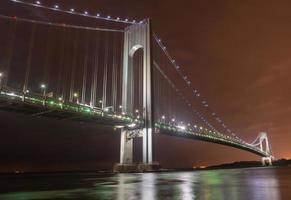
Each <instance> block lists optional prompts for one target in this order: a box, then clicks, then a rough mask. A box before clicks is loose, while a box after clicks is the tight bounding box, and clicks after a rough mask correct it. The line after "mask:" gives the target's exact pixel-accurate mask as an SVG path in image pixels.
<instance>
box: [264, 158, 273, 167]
mask: <svg viewBox="0 0 291 200" xmlns="http://www.w3.org/2000/svg"><path fill="white" fill-rule="evenodd" d="M272 160H273V159H272V158H271V157H262V164H263V166H267V165H268V166H272V165H273V163H272Z"/></svg>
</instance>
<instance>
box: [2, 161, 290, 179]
mask: <svg viewBox="0 0 291 200" xmlns="http://www.w3.org/2000/svg"><path fill="white" fill-rule="evenodd" d="M272 166H273V167H291V160H287V159H280V160H276V161H274V162H273V165H272ZM263 167H266V166H263V165H262V163H261V162H259V161H240V162H233V163H224V164H220V165H213V166H207V167H196V168H182V169H181V168H178V169H160V170H157V171H149V172H145V173H164V172H191V171H207V170H216V169H244V168H263ZM58 174H60V175H72V174H73V175H76V176H77V175H82V174H84V175H85V174H86V175H90V174H116V173H114V172H113V171H112V170H108V169H104V170H96V171H93V170H88V171H55V172H53V171H39V172H23V171H15V172H1V173H0V176H3V175H58Z"/></svg>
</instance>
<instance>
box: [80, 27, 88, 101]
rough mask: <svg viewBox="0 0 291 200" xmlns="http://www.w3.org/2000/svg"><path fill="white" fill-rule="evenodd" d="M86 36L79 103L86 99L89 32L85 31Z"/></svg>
mask: <svg viewBox="0 0 291 200" xmlns="http://www.w3.org/2000/svg"><path fill="white" fill-rule="evenodd" d="M87 35H88V37H87V38H86V50H85V59H84V68H83V69H84V70H83V83H82V98H81V103H82V104H85V101H86V86H87V71H88V57H89V56H88V54H89V44H90V43H89V35H90V32H89V31H88V32H87Z"/></svg>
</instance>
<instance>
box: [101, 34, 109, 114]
mask: <svg viewBox="0 0 291 200" xmlns="http://www.w3.org/2000/svg"><path fill="white" fill-rule="evenodd" d="M105 38H106V39H105V55H104V71H103V94H102V109H104V108H105V107H106V106H107V105H106V93H107V76H108V69H107V68H108V34H106V35H105Z"/></svg>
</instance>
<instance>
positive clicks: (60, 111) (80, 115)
mask: <svg viewBox="0 0 291 200" xmlns="http://www.w3.org/2000/svg"><path fill="white" fill-rule="evenodd" d="M0 109H1V110H6V111H12V112H21V113H24V114H29V115H32V116H45V117H53V118H59V119H68V120H76V121H82V122H91V123H92V122H93V123H97V124H101V125H107V126H115V127H125V128H128V129H139V128H142V126H143V121H142V120H141V119H137V118H135V117H134V116H132V115H130V114H126V113H122V112H120V113H112V112H110V111H109V110H106V111H104V110H102V109H100V108H92V107H90V106H89V105H82V104H77V103H69V102H64V101H62V100H59V99H55V98H51V97H44V96H43V95H40V94H32V93H27V94H23V92H22V91H19V90H18V91H17V90H15V89H12V88H8V87H5V88H4V87H3V88H2V89H1V90H0ZM155 129H156V130H155V132H156V133H160V134H166V135H169V136H176V137H183V138H189V139H194V140H201V141H206V142H211V143H216V144H222V145H226V146H230V147H234V148H238V149H241V150H245V151H248V152H251V153H254V154H256V155H258V156H262V157H268V156H270V155H268V154H267V153H265V152H263V151H261V150H260V149H259V148H257V147H253V146H251V145H249V144H247V143H244V142H243V141H241V140H239V139H236V138H233V137H230V136H227V135H224V134H221V133H219V132H214V131H211V130H208V129H206V128H203V127H201V126H193V127H187V126H176V125H171V124H167V123H162V122H156V123H155Z"/></svg>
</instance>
